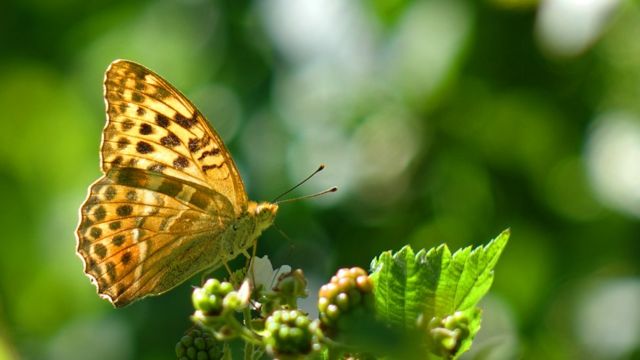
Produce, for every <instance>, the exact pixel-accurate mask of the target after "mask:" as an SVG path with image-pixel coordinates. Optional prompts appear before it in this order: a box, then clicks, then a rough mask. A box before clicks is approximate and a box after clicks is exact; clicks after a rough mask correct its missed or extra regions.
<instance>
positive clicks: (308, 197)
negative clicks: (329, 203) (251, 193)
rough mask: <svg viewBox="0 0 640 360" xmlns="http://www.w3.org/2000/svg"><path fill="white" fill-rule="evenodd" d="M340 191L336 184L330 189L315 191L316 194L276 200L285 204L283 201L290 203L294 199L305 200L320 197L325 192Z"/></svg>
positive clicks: (277, 202)
mask: <svg viewBox="0 0 640 360" xmlns="http://www.w3.org/2000/svg"><path fill="white" fill-rule="evenodd" d="M336 191H338V187H337V186H334V187H332V188H330V189H327V190H324V191H320V192H319V193H315V194H311V195H305V196H300V197H297V198H292V199H285V200H280V201H276V202H275V203H276V204H283V203H288V202H292V201H298V200H304V199H311V198H314V197H318V196H321V195H324V194H328V193H332V192H336Z"/></svg>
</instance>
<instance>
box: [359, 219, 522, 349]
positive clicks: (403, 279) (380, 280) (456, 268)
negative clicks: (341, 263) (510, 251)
mask: <svg viewBox="0 0 640 360" xmlns="http://www.w3.org/2000/svg"><path fill="white" fill-rule="evenodd" d="M509 235H510V232H509V230H505V231H503V232H502V233H501V234H500V235H499V236H498V237H496V238H495V239H494V240H492V241H491V242H489V244H487V245H486V246H484V247H483V246H480V247H477V248H475V249H472V248H471V247H470V246H469V247H466V248H464V249H460V250H458V251H456V252H455V253H454V254H453V255H452V254H451V251H449V248H448V247H447V246H446V245H441V246H438V247H437V248H435V249H431V250H429V251H426V250H420V251H419V252H418V253H417V254H416V253H414V251H413V249H411V247H410V246H405V247H403V248H402V249H401V250H400V251H398V252H397V253H395V254H392V253H391V251H386V252H384V253H382V254H381V255H380V256H379V257H378V258H376V259H374V260H373V261H372V263H371V269H372V273H371V275H370V276H371V278H372V280H373V283H374V286H375V300H376V311H377V314H378V316H379V317H380V319H381V320H383V321H385V322H387V323H388V324H391V325H393V326H395V327H398V328H400V329H403V330H412V329H415V328H416V326H417V319H418V317H419V316H420V315H423V317H424V320H426V321H427V322H428V321H429V320H430V319H432V318H434V317H438V318H444V317H446V316H448V315H451V314H453V313H455V312H456V311H463V312H466V313H469V314H474V315H473V316H472V325H473V326H471V327H470V330H473V331H471V334H470V337H469V339H472V338H473V336H475V334H476V333H477V331H478V329H479V325H480V323H479V319H480V316H479V311H476V308H475V307H476V305H477V303H478V302H479V301H480V299H481V298H482V297H483V296H484V295H485V294H486V293H487V291H489V288H490V287H491V283H492V282H493V268H494V267H495V265H496V262H497V261H498V258H499V257H500V254H501V253H502V250H503V249H504V247H505V246H506V244H507V241H508V239H509ZM476 315H477V316H476ZM469 346H470V340H469V341H468V342H467V341H463V342H462V343H461V346H460V347H459V349H460V350H466V349H468V347H469ZM458 353H461V352H460V351H459V352H458Z"/></svg>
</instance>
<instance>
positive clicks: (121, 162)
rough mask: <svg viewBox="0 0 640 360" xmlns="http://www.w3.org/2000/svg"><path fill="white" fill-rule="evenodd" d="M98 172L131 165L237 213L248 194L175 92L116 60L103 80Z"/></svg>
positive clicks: (216, 141) (217, 142) (203, 123)
mask: <svg viewBox="0 0 640 360" xmlns="http://www.w3.org/2000/svg"><path fill="white" fill-rule="evenodd" d="M104 86H105V102H106V106H107V125H106V126H105V129H104V132H103V139H102V151H101V154H102V171H103V172H104V173H105V174H106V173H107V172H108V171H109V170H110V169H112V168H114V167H116V168H121V167H133V168H138V169H144V170H150V171H155V172H160V173H163V174H166V175H169V176H172V177H175V178H178V179H184V180H186V181H190V182H193V183H196V184H199V185H202V186H205V187H210V188H211V189H214V190H215V191H216V192H218V193H220V194H222V195H223V196H225V197H227V198H228V199H229V200H230V201H231V203H232V204H233V206H234V210H235V212H236V214H240V213H241V212H242V210H244V209H245V208H246V206H247V201H248V200H247V194H246V192H245V189H244V184H243V183H242V179H241V178H240V175H239V173H238V169H237V167H236V165H235V163H234V162H233V159H232V158H231V156H230V154H229V151H228V150H227V149H226V147H225V145H224V143H223V142H222V140H221V139H220V137H219V136H218V134H216V132H215V131H214V130H213V129H212V128H211V126H210V125H209V123H208V122H207V120H206V119H205V118H204V116H202V114H201V113H200V111H198V109H196V107H195V106H194V105H193V104H192V103H191V102H190V101H189V100H188V99H187V98H186V97H185V96H184V95H182V94H181V93H180V92H179V91H178V90H177V89H176V88H174V87H173V86H172V85H171V84H169V83H168V82H167V81H166V80H164V79H162V78H161V77H160V76H159V75H157V74H155V73H154V72H152V71H151V70H149V69H147V68H145V67H144V66H142V65H139V64H136V63H134V62H131V61H127V60H116V61H114V62H113V63H112V64H111V66H109V68H108V69H107V73H106V77H105V84H104Z"/></svg>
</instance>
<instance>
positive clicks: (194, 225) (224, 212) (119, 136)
mask: <svg viewBox="0 0 640 360" xmlns="http://www.w3.org/2000/svg"><path fill="white" fill-rule="evenodd" d="M104 98H105V104H106V112H107V123H106V125H105V127H104V130H103V132H102V145H101V151H100V159H101V169H102V173H103V176H102V177H101V178H99V179H98V180H97V181H96V182H94V183H93V184H92V185H91V187H90V188H89V194H88V196H87V199H86V201H85V202H84V203H83V205H82V206H81V208H80V224H79V225H78V228H77V230H76V237H77V247H76V251H77V254H78V255H79V256H80V257H81V258H82V261H83V263H84V272H85V274H86V275H87V276H88V277H89V278H90V280H91V282H92V283H94V284H95V285H96V287H97V289H98V294H99V295H100V296H101V297H103V298H106V299H107V300H108V301H110V302H111V303H112V304H113V305H114V306H116V307H121V306H125V305H127V304H130V303H131V302H134V301H136V300H139V299H142V298H144V297H146V296H149V295H159V294H162V293H164V292H166V291H169V290H171V289H172V288H174V287H175V286H177V285H179V284H180V283H182V282H184V281H185V280H187V279H189V278H190V277H191V276H193V275H194V274H196V273H198V272H201V271H203V270H205V269H211V270H213V269H215V268H218V267H220V266H221V265H226V263H227V261H229V260H232V259H233V258H235V257H236V256H238V254H241V253H242V254H245V255H246V256H249V254H248V252H247V249H249V248H250V247H251V246H252V245H254V244H255V242H256V239H257V238H258V236H259V235H260V234H261V232H262V231H263V230H265V229H266V228H268V227H269V226H270V225H271V224H272V223H273V220H274V218H275V215H276V213H277V210H278V205H277V204H274V203H268V202H262V203H257V202H254V201H249V200H248V198H247V193H246V191H245V189H244V184H243V182H242V179H241V178H240V174H239V172H238V169H237V167H236V165H235V163H234V161H233V159H232V157H231V154H230V153H229V151H228V150H227V148H226V147H225V145H224V143H223V142H222V140H221V139H220V136H219V135H218V134H217V133H216V132H215V130H214V129H213V128H212V127H211V126H210V125H209V123H208V122H207V120H206V119H205V118H204V116H203V115H202V113H200V111H198V109H196V107H195V106H194V105H193V104H192V103H191V101H189V100H188V99H187V98H186V97H185V96H184V95H182V94H181V93H180V92H179V91H178V90H177V89H176V88H175V87H173V86H172V85H171V84H169V83H168V82H167V81H166V80H164V79H163V78H162V77H160V76H159V75H157V74H156V73H154V72H152V71H151V70H149V69H147V68H146V67H144V66H142V65H140V64H137V63H134V62H131V61H128V60H116V61H114V62H113V63H111V65H110V66H109V67H108V69H107V71H106V74H105V80H104Z"/></svg>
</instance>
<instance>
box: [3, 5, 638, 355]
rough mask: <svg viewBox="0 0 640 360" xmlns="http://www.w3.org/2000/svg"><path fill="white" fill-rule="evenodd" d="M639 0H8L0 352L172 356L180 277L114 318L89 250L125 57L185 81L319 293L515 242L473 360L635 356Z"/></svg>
mask: <svg viewBox="0 0 640 360" xmlns="http://www.w3.org/2000/svg"><path fill="white" fill-rule="evenodd" d="M639 20H640V9H639V8H638V2H637V1H635V2H633V1H622V0H591V1H580V0H545V1H543V2H537V1H535V0H485V1H482V0H476V1H471V0H470V1H462V0H424V1H421V0H414V1H411V0H374V1H353V0H290V1H287V0H258V1H254V2H241V1H207V0H181V1H169V0H160V1H143V2H131V1H123V0H120V1H81V0H54V1H50V0H25V1H17V0H9V1H6V0H5V1H3V2H2V3H1V4H0V84H1V86H0V110H1V111H0V114H1V115H0V165H1V166H0V195H1V199H2V207H0V211H1V212H2V213H1V216H0V228H2V230H3V234H2V240H1V246H0V359H88V358H91V359H172V358H174V355H173V348H174V344H175V343H176V342H177V341H178V339H179V338H180V336H182V334H183V331H185V330H186V329H187V328H188V327H189V319H188V315H189V313H190V312H191V311H192V309H191V305H190V285H191V284H195V283H196V282H197V281H198V279H193V280H192V281H191V282H190V284H184V285H183V286H181V287H179V288H177V289H175V290H173V291H171V292H170V293H168V294H166V295H163V296H161V297H156V298H150V299H146V300H144V301H141V302H139V303H136V304H134V305H132V306H130V307H127V308H124V309H118V310H115V309H113V308H112V306H111V305H110V304H109V303H108V302H106V301H104V300H101V299H99V298H98V296H97V295H96V291H95V288H94V287H93V286H92V285H91V284H90V283H89V280H88V279H87V278H86V277H85V275H84V274H83V272H82V264H81V261H80V259H79V258H78V257H77V256H76V255H75V253H74V252H75V239H74V228H75V226H76V225H77V222H78V208H79V206H80V204H81V203H82V201H83V199H84V198H85V196H86V189H87V187H88V185H89V184H90V183H91V182H92V181H94V179H96V178H97V177H98V176H99V167H98V166H99V165H98V161H99V159H98V148H99V141H100V132H101V129H102V127H103V126H104V121H105V120H104V119H105V114H104V104H103V100H102V85H101V84H102V78H103V74H104V71H105V69H106V67H107V66H108V64H109V63H110V62H111V61H112V60H114V59H117V58H126V59H131V60H134V61H137V62H140V63H142V64H145V65H146V66H148V67H149V68H151V69H153V70H155V71H156V72H158V73H159V74H161V75H162V76H164V77H166V78H167V79H168V80H169V81H170V82H172V83H173V84H174V85H175V86H176V87H177V88H179V89H181V90H182V91H183V92H184V93H185V94H187V95H188V96H189V97H190V98H191V99H192V100H193V101H194V102H195V103H196V104H197V105H198V107H199V108H200V109H201V110H202V112H203V113H204V114H205V115H206V116H207V117H208V119H209V120H210V121H211V122H212V124H213V125H214V126H215V127H216V129H217V130H218V131H219V132H220V134H221V135H222V137H223V139H225V141H226V143H227V144H228V146H229V147H230V150H231V152H232V153H233V155H234V157H235V159H236V162H237V163H238V166H239V168H240V171H241V173H242V175H243V177H244V179H245V182H246V185H247V189H248V192H249V195H250V197H251V198H252V199H254V200H269V199H272V198H273V197H274V196H276V195H277V194H279V193H280V192H282V191H283V190H286V189H287V188H289V187H290V186H291V185H292V184H294V183H296V182H297V181H298V180H300V179H302V178H303V177H304V176H305V175H307V174H308V173H309V172H310V171H312V170H313V169H315V167H316V166H317V165H318V164H319V163H321V162H322V163H325V164H327V166H328V168H327V170H326V171H325V172H323V173H322V174H320V175H318V176H316V177H315V178H314V179H313V180H312V181H311V182H310V183H308V184H306V185H305V186H304V187H303V188H302V189H300V190H297V191H296V192H295V195H302V194H309V193H311V192H313V191H317V190H322V189H324V188H326V187H329V186H332V185H337V186H339V187H340V191H339V192H338V193H336V194H332V195H328V196H325V197H324V198H322V199H316V200H310V201H305V202H299V203H292V204H288V205H283V206H282V207H281V209H280V213H279V214H278V218H277V221H276V223H277V226H278V227H279V228H280V229H281V230H282V231H283V232H285V233H286V234H287V235H288V237H289V238H290V239H287V238H285V237H284V236H282V235H280V234H279V233H278V231H276V230H273V229H271V230H269V231H267V233H266V234H265V235H264V236H263V237H262V239H261V241H260V248H259V251H258V252H259V254H268V255H269V256H270V258H271V259H272V260H273V262H274V264H275V265H282V264H290V265H292V266H293V267H300V268H302V269H304V271H305V273H306V274H307V276H308V277H309V280H310V287H311V289H312V295H311V296H310V298H309V299H307V301H306V302H305V307H306V309H307V310H308V311H310V312H311V313H312V314H313V313H315V309H314V301H315V298H314V296H315V294H314V293H313V289H317V288H318V287H319V286H320V285H321V284H322V283H323V282H325V281H326V279H328V276H329V275H330V274H332V273H333V272H334V271H335V270H336V269H337V268H339V267H343V266H353V265H359V266H362V267H365V268H366V267H368V264H369V262H370V260H371V259H372V258H373V257H374V256H376V255H377V254H379V253H380V252H381V251H383V250H387V249H395V250H397V249H399V248H400V247H401V246H403V245H404V244H405V243H410V244H411V245H413V246H414V248H422V247H433V246H436V245H438V244H440V243H442V242H446V243H447V244H449V246H450V247H451V248H452V249H456V248H459V247H463V246H467V245H472V244H473V245H479V244H484V243H486V242H487V241H488V240H489V239H491V238H492V237H494V236H496V235H497V234H498V233H499V232H500V231H502V230H503V229H505V228H507V227H510V228H511V229H512V239H511V242H510V244H509V246H508V247H507V249H506V252H505V253H504V254H503V256H502V258H501V260H500V262H499V264H498V267H497V270H496V278H495V283H494V286H493V288H492V291H491V293H490V294H489V295H488V296H487V298H486V299H485V301H484V302H483V303H482V306H483V308H484V309H485V313H484V320H483V329H482V330H481V332H480V335H479V337H478V339H477V340H476V342H475V343H474V347H473V349H472V351H471V352H470V353H469V354H467V355H466V358H467V359H514V358H523V359H640V277H639V274H640V226H639V225H640V224H639V221H638V218H639V217H640V41H638V39H639V36H640V21H639Z"/></svg>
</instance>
